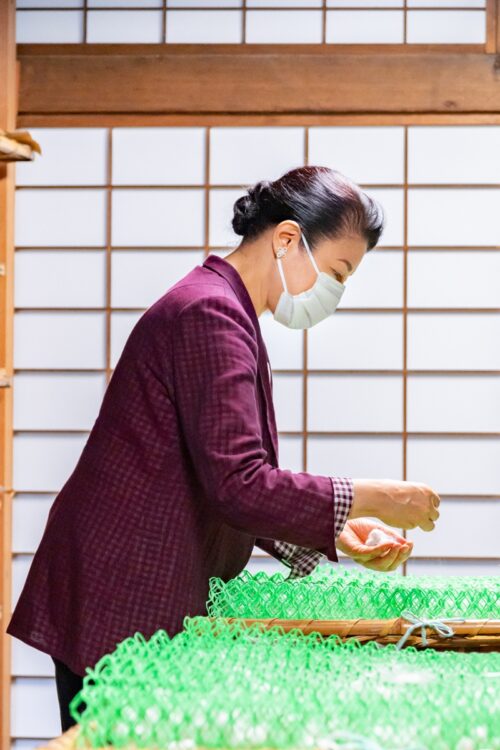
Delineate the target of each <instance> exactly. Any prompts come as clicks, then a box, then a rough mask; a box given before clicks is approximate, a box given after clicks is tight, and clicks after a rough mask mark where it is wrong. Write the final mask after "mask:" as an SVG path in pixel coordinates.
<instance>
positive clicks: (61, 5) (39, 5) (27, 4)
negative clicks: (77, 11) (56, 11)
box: [16, 0, 83, 9]
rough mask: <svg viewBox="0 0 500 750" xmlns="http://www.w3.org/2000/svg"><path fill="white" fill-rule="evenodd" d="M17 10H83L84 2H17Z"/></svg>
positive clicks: (61, 0)
mask: <svg viewBox="0 0 500 750" xmlns="http://www.w3.org/2000/svg"><path fill="white" fill-rule="evenodd" d="M16 8H18V9H19V8H83V0H16Z"/></svg>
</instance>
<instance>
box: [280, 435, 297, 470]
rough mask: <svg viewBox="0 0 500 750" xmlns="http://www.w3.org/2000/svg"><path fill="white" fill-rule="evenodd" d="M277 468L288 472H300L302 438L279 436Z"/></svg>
mask: <svg viewBox="0 0 500 750" xmlns="http://www.w3.org/2000/svg"><path fill="white" fill-rule="evenodd" d="M278 448H279V467H280V469H290V471H302V470H303V466H302V438H301V437H293V436H289V435H280V436H279V445H278Z"/></svg>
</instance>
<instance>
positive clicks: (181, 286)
mask: <svg viewBox="0 0 500 750" xmlns="http://www.w3.org/2000/svg"><path fill="white" fill-rule="evenodd" d="M334 501H335V498H334V492H333V488H332V480H331V479H330V477H327V476H319V475H315V474H310V473H307V472H293V471H290V470H287V469H282V468H279V464H278V440H277V430H276V422H275V417H274V409H273V404H272V392H271V382H270V377H269V372H268V357H267V352H266V348H265V345H264V342H263V340H262V336H261V333H260V327H259V323H258V319H257V316H256V313H255V309H254V307H253V305H252V301H251V299H250V297H249V295H248V292H247V290H246V287H245V285H244V283H243V281H242V279H241V277H240V276H239V274H238V273H237V271H236V270H235V269H234V268H233V267H232V266H231V264H230V263H228V262H227V261H225V260H223V259H221V258H218V257H217V256H209V257H208V258H207V259H206V260H205V262H204V263H203V265H201V266H197V267H196V268H194V269H193V270H192V271H191V272H190V273H188V274H187V275H186V276H185V277H184V278H183V279H181V281H179V282H178V283H177V284H175V285H174V286H173V287H172V288H171V289H170V290H168V292H167V293H166V294H165V295H164V296H163V297H162V298H161V299H159V300H158V301H157V302H156V303H155V304H154V305H152V306H151V307H150V308H149V309H148V310H147V311H146V312H145V313H144V315H143V316H142V317H141V318H140V320H139V321H138V322H137V324H136V325H135V327H134V329H133V330H132V332H131V334H130V336H129V338H128V340H127V342H126V345H125V348H124V350H123V352H122V355H121V357H120V359H119V361H118V363H117V366H116V368H115V370H114V372H113V376H112V378H111V380H110V382H109V384H108V387H107V389H106V392H105V395H104V399H103V402H102V405H101V408H100V410H99V414H98V416H97V419H96V421H95V423H94V425H93V428H92V430H91V432H90V435H89V437H88V440H87V442H86V444H85V447H84V449H83V452H82V454H81V456H80V458H79V460H78V462H77V464H76V467H75V468H74V470H73V472H72V474H71V475H70V477H69V478H68V480H67V481H66V483H65V484H64V486H63V487H62V489H61V490H60V492H59V493H58V495H57V497H56V499H55V500H54V502H53V504H52V507H51V509H50V512H49V516H48V520H47V524H46V526H45V530H44V533H43V536H42V539H41V542H40V544H39V547H38V549H37V551H36V553H35V556H34V558H33V562H32V564H31V567H30V570H29V572H28V576H27V579H26V582H25V584H24V587H23V589H22V591H21V595H20V597H19V600H18V602H17V605H16V607H15V610H14V613H13V615H12V618H11V620H10V622H9V625H8V628H7V632H8V633H9V634H10V635H13V636H15V637H17V638H19V639H21V640H22V641H24V642H25V643H28V644H29V645H31V646H33V647H35V648H37V649H39V650H41V651H44V652H46V653H48V654H50V655H52V656H54V657H55V658H57V659H59V660H60V661H62V662H63V663H65V664H66V665H67V666H68V667H69V668H70V669H71V670H73V671H74V672H76V673H77V674H80V675H83V674H85V669H86V667H92V666H94V665H95V663H96V661H97V660H98V659H99V658H101V657H102V656H103V655H104V654H106V653H108V652H110V651H112V650H114V648H115V647H116V645H117V643H119V642H120V641H122V640H123V639H124V638H126V637H128V636H131V635H133V634H134V633H135V632H137V631H139V632H141V633H142V634H143V635H144V636H145V637H146V638H147V637H149V636H151V635H152V634H153V633H154V632H155V631H156V630H157V629H159V628H164V629H165V630H166V631H167V632H168V633H169V634H170V635H174V634H175V633H177V632H179V631H180V630H181V629H182V625H183V619H184V617H185V616H187V615H189V616H193V615H202V614H206V600H207V596H208V586H209V579H210V578H211V577H212V576H217V577H220V578H222V579H223V580H228V579H229V578H232V577H234V576H236V575H238V574H239V573H240V572H241V571H242V570H243V569H244V567H245V565H246V564H247V562H248V560H249V558H250V555H251V553H252V549H253V547H254V545H255V544H264V545H266V544H269V543H271V544H273V545H274V540H280V541H282V542H286V543H288V544H291V545H296V546H298V547H304V548H307V549H309V550H316V551H317V552H319V553H321V554H323V555H326V557H327V558H328V559H329V560H332V561H337V554H336V550H335V530H336V523H335V515H336V509H335V502H334Z"/></svg>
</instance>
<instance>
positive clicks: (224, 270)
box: [203, 255, 262, 344]
mask: <svg viewBox="0 0 500 750" xmlns="http://www.w3.org/2000/svg"><path fill="white" fill-rule="evenodd" d="M203 265H204V266H205V268H210V269H211V270H212V271H215V273H218V274H219V276H222V277H223V278H224V279H226V281H227V282H228V283H229V284H230V285H231V287H232V289H233V291H234V292H235V294H236V296H237V297H238V299H239V301H240V302H241V304H242V306H243V308H244V310H245V312H246V313H247V314H248V315H249V316H250V318H251V320H252V323H253V325H254V328H255V330H256V332H257V336H258V339H259V344H261V341H262V336H261V332H260V325H259V319H258V317H257V313H256V312H255V307H254V306H253V302H252V300H251V298H250V295H249V293H248V290H247V288H246V286H245V284H244V283H243V279H242V278H241V276H240V275H239V273H238V271H237V270H236V268H234V266H232V265H231V263H228V262H227V260H224V258H219V256H218V255H209V256H208V257H207V258H205V261H204V263H203Z"/></svg>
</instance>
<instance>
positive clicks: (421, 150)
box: [408, 13, 500, 185]
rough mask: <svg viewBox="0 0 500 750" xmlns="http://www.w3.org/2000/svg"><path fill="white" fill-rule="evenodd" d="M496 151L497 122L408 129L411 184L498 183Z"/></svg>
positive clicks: (499, 165)
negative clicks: (492, 123)
mask: <svg viewBox="0 0 500 750" xmlns="http://www.w3.org/2000/svg"><path fill="white" fill-rule="evenodd" d="M417 15H420V14H417ZM432 15H435V14H434V13H433V14H432ZM457 154H460V158H459V159H457ZM499 154H500V127H498V126H496V125H458V126H457V125H455V126H453V127H443V126H425V127H410V128H408V180H409V182H411V183H417V184H418V183H424V184H429V183H435V184H436V185H439V184H452V183H457V184H461V183H474V182H477V183H482V184H486V183H489V182H491V183H498V181H499V176H498V175H499V171H500V155H499Z"/></svg>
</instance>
